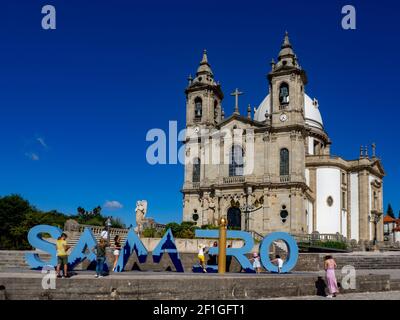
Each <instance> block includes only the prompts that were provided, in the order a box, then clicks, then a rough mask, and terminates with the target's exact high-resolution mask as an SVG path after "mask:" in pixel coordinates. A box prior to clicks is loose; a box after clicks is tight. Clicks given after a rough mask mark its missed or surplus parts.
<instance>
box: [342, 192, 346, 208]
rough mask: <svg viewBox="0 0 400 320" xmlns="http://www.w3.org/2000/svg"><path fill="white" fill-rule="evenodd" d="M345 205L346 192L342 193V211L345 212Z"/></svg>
mask: <svg viewBox="0 0 400 320" xmlns="http://www.w3.org/2000/svg"><path fill="white" fill-rule="evenodd" d="M346 203H347V197H346V191H342V209H343V210H346V207H347V206H346Z"/></svg>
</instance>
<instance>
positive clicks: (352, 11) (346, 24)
mask: <svg viewBox="0 0 400 320" xmlns="http://www.w3.org/2000/svg"><path fill="white" fill-rule="evenodd" d="M342 13H343V14H346V15H345V16H344V17H343V18H342V28H343V29H344V30H349V29H353V30H355V29H356V8H354V7H353V6H351V5H346V6H344V7H343V8H342Z"/></svg>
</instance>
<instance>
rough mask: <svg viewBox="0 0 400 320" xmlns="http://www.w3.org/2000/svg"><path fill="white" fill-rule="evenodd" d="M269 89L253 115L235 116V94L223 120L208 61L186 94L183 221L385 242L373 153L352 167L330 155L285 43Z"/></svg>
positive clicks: (379, 170)
mask: <svg viewBox="0 0 400 320" xmlns="http://www.w3.org/2000/svg"><path fill="white" fill-rule="evenodd" d="M267 79H268V91H269V93H268V94H267V95H266V97H265V98H264V100H263V101H262V102H261V104H260V105H259V107H258V108H256V109H255V110H254V114H253V113H252V110H251V108H250V106H249V107H248V108H247V114H246V115H241V114H240V113H239V106H238V99H239V95H240V94H241V92H240V91H239V90H238V89H236V90H235V92H233V93H232V94H231V95H233V96H235V100H236V103H235V110H234V112H233V114H232V115H230V116H228V117H227V116H225V114H224V109H223V107H222V101H223V98H224V94H223V92H222V89H221V85H220V84H219V83H218V82H217V81H216V80H215V79H214V75H213V72H212V70H211V66H210V64H209V62H208V58H207V53H206V51H204V53H203V58H202V60H201V62H200V65H199V67H198V69H197V73H196V76H195V77H194V78H191V77H190V78H189V84H188V86H187V88H186V90H185V93H186V141H185V152H186V163H185V175H184V184H183V188H182V193H183V220H184V221H194V222H196V223H197V225H198V226H202V225H217V224H218V220H219V218H220V217H226V218H227V220H228V227H229V228H232V229H239V230H246V231H249V232H253V233H256V234H259V235H262V236H264V235H265V234H267V233H270V232H274V231H284V232H288V233H292V234H305V233H312V232H319V233H320V234H337V233H339V234H341V235H343V236H344V237H346V238H347V239H355V240H374V239H375V237H377V240H378V241H382V240H383V219H382V218H381V217H382V212H383V200H382V199H383V177H384V174H385V173H384V170H383V167H382V164H381V161H380V159H378V158H377V156H376V154H375V146H374V145H372V152H371V154H370V155H368V148H367V147H365V148H364V147H361V150H360V154H359V157H358V158H357V159H353V160H345V159H343V158H341V157H340V156H334V155H331V153H330V146H331V140H330V139H329V136H328V133H327V132H326V131H325V128H324V124H323V120H322V117H321V113H320V106H319V104H318V100H316V99H315V98H314V99H312V98H310V97H309V96H308V95H307V94H306V85H307V82H308V80H307V75H306V72H305V70H304V69H302V67H301V66H300V65H299V61H298V59H297V56H296V54H295V53H294V50H293V48H292V45H291V43H290V41H289V37H288V34H287V33H286V35H285V37H284V40H283V43H282V46H281V50H280V52H279V55H278V59H277V61H276V62H274V60H272V62H271V71H270V72H269V73H268V75H267ZM237 133H240V135H238V134H237ZM237 136H239V138H235V137H237ZM193 137H195V138H193ZM210 146H212V147H210ZM213 147H215V148H213ZM210 150H211V151H210ZM216 155H218V157H217V158H218V159H219V161H214V160H213V158H215V156H216ZM375 226H376V228H375ZM375 230H377V232H376V234H375Z"/></svg>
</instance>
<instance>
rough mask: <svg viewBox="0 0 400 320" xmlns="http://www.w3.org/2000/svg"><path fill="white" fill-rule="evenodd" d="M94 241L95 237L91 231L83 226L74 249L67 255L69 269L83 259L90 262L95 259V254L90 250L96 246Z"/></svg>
mask: <svg viewBox="0 0 400 320" xmlns="http://www.w3.org/2000/svg"><path fill="white" fill-rule="evenodd" d="M96 243H97V242H96V238H95V237H94V236H93V233H92V231H91V230H90V229H89V228H85V230H84V231H83V233H82V235H81V237H80V238H79V241H78V243H77V244H76V246H75V248H74V250H73V251H72V253H71V255H70V256H69V257H68V267H69V268H70V270H72V269H74V267H75V266H76V265H77V264H79V263H81V262H82V261H83V260H85V259H88V260H89V261H90V262H93V261H96V255H95V254H94V253H93V251H92V250H93V248H95V247H96ZM86 251H89V253H86Z"/></svg>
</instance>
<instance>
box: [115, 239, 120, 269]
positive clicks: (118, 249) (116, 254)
mask: <svg viewBox="0 0 400 320" xmlns="http://www.w3.org/2000/svg"><path fill="white" fill-rule="evenodd" d="M120 252H121V238H120V236H119V235H116V236H115V238H114V251H113V254H114V266H113V271H115V268H116V267H117V263H118V258H119V254H120Z"/></svg>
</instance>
